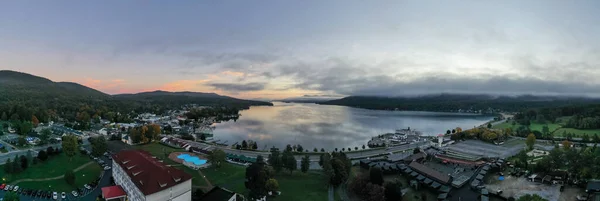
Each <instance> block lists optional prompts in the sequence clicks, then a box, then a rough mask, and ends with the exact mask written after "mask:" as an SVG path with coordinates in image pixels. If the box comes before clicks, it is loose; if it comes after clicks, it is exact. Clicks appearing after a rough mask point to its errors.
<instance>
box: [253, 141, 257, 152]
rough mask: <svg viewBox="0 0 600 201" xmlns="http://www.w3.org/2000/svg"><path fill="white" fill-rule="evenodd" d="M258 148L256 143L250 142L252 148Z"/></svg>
mask: <svg viewBox="0 0 600 201" xmlns="http://www.w3.org/2000/svg"><path fill="white" fill-rule="evenodd" d="M257 149H258V144H256V142H254V143H252V150H257Z"/></svg>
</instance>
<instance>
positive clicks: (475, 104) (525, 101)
mask: <svg viewBox="0 0 600 201" xmlns="http://www.w3.org/2000/svg"><path fill="white" fill-rule="evenodd" d="M594 102H596V103H600V99H592V98H578V97H547V96H530V95H526V96H493V95H466V94H440V95H428V96H419V97H372V96H350V97H346V98H342V99H338V100H332V101H327V102H323V103H320V104H326V105H343V106H350V107H358V108H366V109H376V110H409V111H441V112H457V111H459V110H460V111H463V112H468V111H479V110H481V111H483V112H498V111H505V112H518V111H522V110H524V109H531V108H542V107H559V106H567V105H574V104H590V103H594ZM489 109H493V110H494V111H489Z"/></svg>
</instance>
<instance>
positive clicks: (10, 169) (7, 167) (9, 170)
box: [4, 158, 13, 174]
mask: <svg viewBox="0 0 600 201" xmlns="http://www.w3.org/2000/svg"><path fill="white" fill-rule="evenodd" d="M4 172H6V173H8V174H12V173H13V164H12V162H11V160H10V158H9V159H8V160H6V163H5V164H4Z"/></svg>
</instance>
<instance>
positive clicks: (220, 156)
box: [208, 149, 226, 167]
mask: <svg viewBox="0 0 600 201" xmlns="http://www.w3.org/2000/svg"><path fill="white" fill-rule="evenodd" d="M225 157H226V154H225V152H224V151H223V150H221V149H215V150H213V151H212V153H210V154H209V155H208V162H209V163H210V164H211V166H215V167H221V163H224V162H225Z"/></svg>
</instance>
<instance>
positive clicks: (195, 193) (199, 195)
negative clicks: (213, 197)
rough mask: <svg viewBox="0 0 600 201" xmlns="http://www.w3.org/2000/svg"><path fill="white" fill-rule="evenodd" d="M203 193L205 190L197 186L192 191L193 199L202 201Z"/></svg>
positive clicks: (193, 200)
mask: <svg viewBox="0 0 600 201" xmlns="http://www.w3.org/2000/svg"><path fill="white" fill-rule="evenodd" d="M203 195H204V191H202V189H201V188H197V189H196V190H194V191H193V192H192V201H200V200H201V199H202V196H203Z"/></svg>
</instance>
